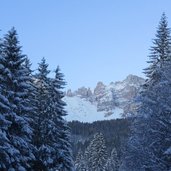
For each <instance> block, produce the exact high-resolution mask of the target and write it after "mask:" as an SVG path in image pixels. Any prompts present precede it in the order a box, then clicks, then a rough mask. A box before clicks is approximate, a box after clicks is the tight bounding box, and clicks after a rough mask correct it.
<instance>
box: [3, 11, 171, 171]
mask: <svg viewBox="0 0 171 171" xmlns="http://www.w3.org/2000/svg"><path fill="white" fill-rule="evenodd" d="M170 24H171V23H170ZM149 38H153V39H152V44H151V47H149V48H150V49H149V55H148V61H147V65H148V67H147V68H144V70H143V71H142V72H143V73H144V77H145V80H144V82H143V84H142V85H141V86H140V88H139V90H138V91H137V92H136V95H134V97H133V98H132V99H131V102H130V103H128V104H127V106H126V107H127V108H126V107H125V108H126V109H127V110H126V109H125V108H124V109H125V111H127V112H125V113H124V115H123V116H122V117H121V118H115V119H114V118H112V119H108V120H98V121H93V122H91V123H89V122H81V121H78V120H67V119H66V118H67V116H70V111H68V110H67V109H68V108H67V106H68V103H67V102H66V100H65V97H66V96H67V97H68V98H73V97H75V96H77V97H75V100H78V99H79V98H80V96H81V98H82V99H84V101H83V100H82V101H81V102H82V103H81V104H82V106H83V104H86V105H87V106H90V104H93V105H94V104H96V105H97V107H99V108H98V109H99V111H100V112H101V111H104V110H105V112H106V116H105V117H108V116H111V112H112V110H114V109H115V110H116V109H118V106H119V104H118V102H117V97H118V96H117V93H116V92H115V91H112V98H113V99H112V100H113V101H105V100H104V97H105V95H106V94H105V93H106V90H105V86H104V85H103V84H102V83H99V84H98V88H99V89H98V88H96V92H95V93H94V94H95V95H93V93H92V92H91V90H90V89H85V88H82V89H80V90H78V91H77V92H75V94H74V93H73V92H71V90H69V91H66V89H65V86H66V85H67V80H65V76H64V75H65V73H63V71H62V66H59V65H58V64H56V68H54V69H53V70H52V71H51V70H50V69H49V65H48V57H47V58H44V57H43V58H42V59H41V61H40V62H39V63H38V65H37V69H35V70H33V69H32V62H31V60H30V58H29V56H27V55H26V54H24V53H23V50H22V49H23V47H22V42H21V43H20V35H18V32H17V29H16V28H14V27H12V28H11V29H10V30H9V31H8V32H7V33H5V34H4V36H2V37H1V38H0V171H171V30H170V27H169V23H168V18H167V17H166V14H165V13H163V14H162V16H161V19H160V21H159V24H158V27H157V29H156V33H155V35H152V36H151V37H149ZM46 59H47V60H46ZM78 72H79V71H78ZM52 75H53V76H52ZM118 84H119V83H118ZM111 85H112V84H111ZM101 90H103V91H104V92H103V94H102V95H101V94H100V93H102V91H101ZM76 94H77V95H76ZM99 94H100V95H101V96H100V95H99ZM78 95H79V96H78ZM85 99H88V100H87V101H88V102H87V101H86V100H85ZM102 100H104V101H102ZM83 102H84V103H83ZM130 104H131V105H130ZM80 106H81V105H80ZM112 106H113V108H112ZM132 106H133V107H132ZM128 108H129V110H128ZM80 112H83V111H81V110H80ZM90 114H91V113H90Z"/></svg>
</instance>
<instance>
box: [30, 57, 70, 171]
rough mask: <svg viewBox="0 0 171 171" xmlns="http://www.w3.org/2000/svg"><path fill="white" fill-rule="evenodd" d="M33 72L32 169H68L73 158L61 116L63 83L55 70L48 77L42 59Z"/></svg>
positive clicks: (65, 125)
mask: <svg viewBox="0 0 171 171" xmlns="http://www.w3.org/2000/svg"><path fill="white" fill-rule="evenodd" d="M38 71H39V72H38V74H37V75H36V79H35V84H36V85H37V90H36V92H35V96H34V97H35V100H34V102H35V103H36V105H35V107H36V108H35V109H36V113H35V114H34V116H33V120H34V121H35V124H34V126H33V127H34V138H33V144H34V145H35V146H36V149H37V150H36V159H37V160H36V162H34V164H33V168H34V170H42V169H44V170H59V171H65V170H66V171H72V170H73V161H72V155H71V147H70V142H69V128H68V127H67V124H66V122H65V120H64V119H63V116H65V115H66V112H65V110H64V105H65V103H64V102H63V101H62V99H61V98H63V93H62V92H61V90H60V89H61V88H62V87H63V85H64V81H63V79H62V73H60V72H59V69H57V70H56V76H55V79H50V78H48V74H49V72H50V71H49V70H48V65H47V64H46V61H45V59H44V58H43V59H42V61H41V63H40V64H39V68H38Z"/></svg>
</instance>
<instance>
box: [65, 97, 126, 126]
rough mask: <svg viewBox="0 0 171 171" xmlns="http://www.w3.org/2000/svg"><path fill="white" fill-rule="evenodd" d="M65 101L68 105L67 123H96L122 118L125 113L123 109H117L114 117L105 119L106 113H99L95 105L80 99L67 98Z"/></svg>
mask: <svg viewBox="0 0 171 171" xmlns="http://www.w3.org/2000/svg"><path fill="white" fill-rule="evenodd" d="M64 101H65V102H66V103H67V107H66V110H67V111H68V116H66V120H67V121H73V120H77V121H80V122H89V123H92V122H94V121H100V120H110V119H116V118H121V113H122V112H123V110H122V109H120V108H116V109H114V110H113V114H112V115H110V116H106V117H105V113H104V111H101V112H97V107H96V106H95V105H93V104H92V103H91V102H89V101H86V100H85V99H81V98H80V97H77V96H74V97H65V98H64Z"/></svg>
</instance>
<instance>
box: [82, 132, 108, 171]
mask: <svg viewBox="0 0 171 171" xmlns="http://www.w3.org/2000/svg"><path fill="white" fill-rule="evenodd" d="M85 156H86V157H85V159H86V161H87V166H88V170H89V171H103V170H104V166H105V164H106V161H107V152H106V145H105V139H104V137H103V134H102V133H97V134H95V135H94V138H93V140H92V141H91V142H90V145H89V146H88V147H87V150H86V152H85Z"/></svg>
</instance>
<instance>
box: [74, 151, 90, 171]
mask: <svg viewBox="0 0 171 171" xmlns="http://www.w3.org/2000/svg"><path fill="white" fill-rule="evenodd" d="M75 170H76V171H88V169H87V164H86V160H85V158H84V155H83V153H82V151H79V152H78V154H77V157H76V160H75Z"/></svg>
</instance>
